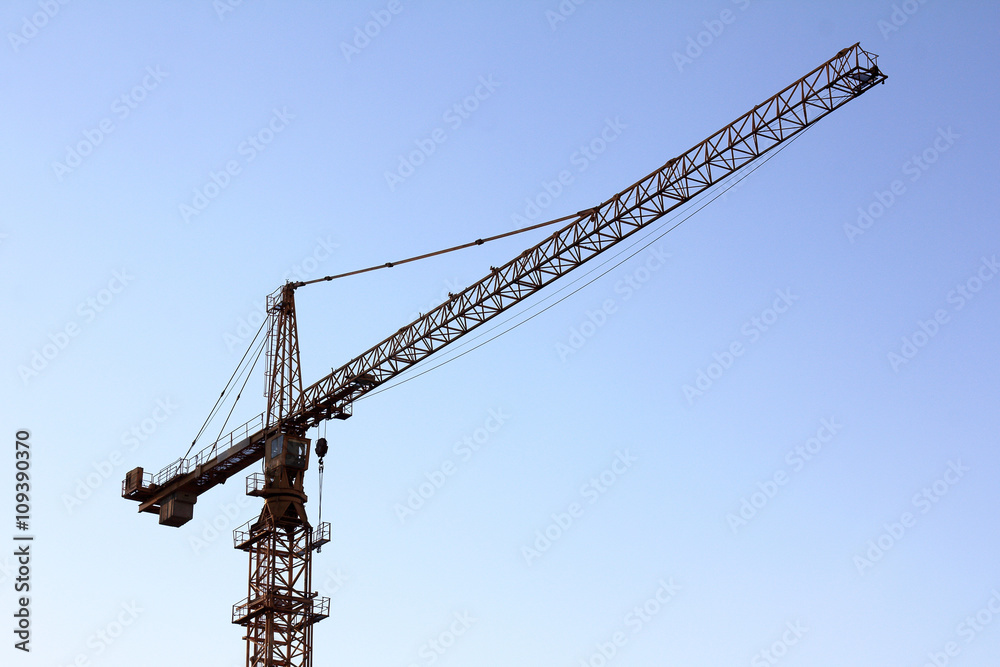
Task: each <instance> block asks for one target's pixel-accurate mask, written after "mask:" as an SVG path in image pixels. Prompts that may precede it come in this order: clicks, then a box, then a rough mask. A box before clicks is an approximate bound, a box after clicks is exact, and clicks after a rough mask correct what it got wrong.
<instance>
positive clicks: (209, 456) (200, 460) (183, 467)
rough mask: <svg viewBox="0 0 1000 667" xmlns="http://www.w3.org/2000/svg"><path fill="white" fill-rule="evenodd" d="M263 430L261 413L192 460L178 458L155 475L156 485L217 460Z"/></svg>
mask: <svg viewBox="0 0 1000 667" xmlns="http://www.w3.org/2000/svg"><path fill="white" fill-rule="evenodd" d="M263 430H264V414H263V413H261V414H259V415H257V416H256V417H254V418H253V419H251V420H249V421H248V422H246V423H245V424H241V425H240V426H237V427H236V428H235V429H233V430H232V431H230V432H229V433H227V434H226V435H224V436H222V437H221V438H219V439H218V440H216V441H215V442H213V443H212V444H211V445H209V446H207V447H205V448H204V449H202V450H201V451H199V452H198V453H197V454H195V455H194V457H193V458H189V459H188V458H179V459H177V460H176V461H174V462H173V463H171V464H169V465H167V466H166V467H164V468H163V469H162V470H160V472H158V473H156V477H155V480H156V483H157V484H159V485H160V486H163V485H164V484H166V483H167V482H169V481H170V480H172V479H174V478H175V477H180V476H181V475H186V474H188V473H189V472H191V470H193V469H194V468H197V467H198V466H200V465H204V464H206V463H208V462H209V461H212V460H214V459H215V458H217V457H218V456H219V453H220V452H224V451H226V450H228V449H229V448H230V447H232V446H233V445H234V444H236V443H238V442H242V441H243V440H246V439H247V438H249V437H250V436H251V435H252V434H254V433H259V432H260V431H263Z"/></svg>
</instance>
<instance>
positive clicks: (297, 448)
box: [122, 44, 886, 667]
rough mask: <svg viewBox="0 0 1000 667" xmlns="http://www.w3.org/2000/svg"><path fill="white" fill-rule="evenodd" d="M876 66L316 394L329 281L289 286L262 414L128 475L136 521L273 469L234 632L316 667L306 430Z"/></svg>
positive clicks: (534, 254)
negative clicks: (311, 303) (316, 314)
mask: <svg viewBox="0 0 1000 667" xmlns="http://www.w3.org/2000/svg"><path fill="white" fill-rule="evenodd" d="M876 61H877V56H875V55H874V54H871V53H868V52H866V51H865V50H864V49H862V48H861V47H860V45H859V44H854V45H853V46H851V47H849V48H846V49H844V50H842V51H840V52H839V53H838V54H837V55H836V56H834V57H833V58H831V59H830V60H828V61H827V62H825V63H823V64H822V65H820V66H819V67H817V68H816V69H814V70H812V71H811V72H809V73H808V74H806V75H805V76H803V77H801V78H799V79H798V80H797V81H795V82H794V83H792V84H790V85H789V86H787V87H785V88H784V89H782V90H781V91H779V92H778V93H776V94H775V95H773V96H771V97H770V98H768V99H767V100H765V101H764V102H762V103H760V104H758V105H757V106H755V107H754V108H753V109H751V110H750V111H748V112H746V113H745V114H743V115H742V116H740V117H739V118H737V119H736V120H734V121H733V122H731V123H729V124H728V125H726V126H725V127H723V128H722V129H720V130H719V131H717V132H715V133H713V134H712V135H711V136H709V137H707V138H706V139H704V140H702V141H701V142H699V143H697V144H695V145H694V146H692V147H691V148H690V149H688V150H687V151H685V152H684V153H682V154H680V155H679V156H677V157H675V158H673V159H670V160H668V161H667V162H666V163H665V164H664V165H663V166H662V167H660V168H659V169H657V170H655V171H653V172H652V173H650V174H649V175H647V176H646V177H644V178H642V179H640V180H639V181H637V182H636V183H634V184H632V185H631V186H629V187H628V188H626V189H624V190H622V191H621V192H619V193H618V194H616V195H614V196H613V197H611V198H610V199H607V200H605V201H604V202H602V203H600V204H598V205H597V206H594V207H593V208H590V209H587V210H584V211H580V212H579V213H577V214H575V215H574V216H571V221H570V222H569V223H568V224H566V225H565V226H564V227H562V228H561V229H559V230H558V231H556V232H555V233H553V234H552V235H551V236H549V237H548V238H546V239H545V240H543V241H541V242H540V243H538V244H536V245H535V246H533V247H531V248H528V249H527V250H525V251H524V252H522V253H521V254H520V255H518V256H517V257H515V258H514V259H512V260H510V261H509V262H507V263H506V264H504V265H503V266H500V267H491V269H490V273H489V274H488V275H487V276H485V277H484V278H482V279H481V280H479V281H477V282H476V283H473V284H472V285H470V286H469V287H467V288H466V289H465V290H463V291H462V292H460V293H459V294H454V295H449V299H448V300H447V301H445V302H444V303H442V304H441V305H440V306H438V307H436V308H435V309H433V310H431V311H430V312H429V313H427V314H425V315H422V316H420V317H418V318H417V319H416V320H415V321H413V322H411V323H410V324H408V325H406V326H404V327H402V328H400V329H399V330H398V331H397V332H396V333H394V334H392V335H390V336H388V337H387V338H385V339H384V340H383V341H381V342H380V343H378V344H377V345H374V346H372V347H371V348H370V349H368V350H367V351H365V352H364V353H362V354H360V355H358V356H357V357H355V358H354V359H352V360H351V361H349V362H347V363H346V364H344V365H343V366H341V367H340V368H337V369H334V370H333V371H332V372H331V373H330V374H329V375H327V376H325V377H323V378H321V379H320V380H319V381H317V382H315V383H313V384H312V385H309V386H308V387H305V388H303V387H302V376H301V370H300V363H299V347H298V333H297V329H296V319H295V290H296V289H298V288H300V287H303V286H305V285H308V284H311V283H315V282H321V281H323V280H328V279H329V278H320V279H318V280H312V281H307V282H290V283H286V284H285V285H283V286H282V287H281V288H279V289H278V290H277V291H276V292H275V293H274V294H272V295H271V296H269V297H268V322H267V325H268V334H267V342H266V349H267V355H268V356H267V371H266V372H267V382H266V387H267V408H266V410H265V412H264V413H262V414H261V415H259V416H258V417H255V418H254V419H252V420H250V421H249V422H247V423H246V424H244V425H242V426H241V427H239V428H237V429H235V430H234V431H233V432H231V433H229V434H228V435H226V436H224V437H222V438H220V439H219V440H217V441H216V442H214V443H213V444H212V445H210V446H208V447H206V448H205V449H203V450H202V451H200V452H198V453H197V454H196V455H195V456H194V457H192V458H185V457H182V458H180V459H178V460H176V461H174V462H173V463H171V464H170V465H168V466H167V467H165V468H164V469H163V470H161V471H160V472H159V473H158V474H157V475H155V476H154V475H151V474H150V473H146V472H145V471H144V470H143V469H142V468H136V469H134V470H132V471H130V472H129V473H128V475H127V476H126V479H125V481H124V482H123V485H122V496H123V497H124V498H127V499H129V500H133V501H137V502H138V503H139V511H140V512H149V513H155V514H158V515H159V520H160V523H161V524H163V525H169V526H181V525H183V524H185V523H187V522H188V521H189V520H190V519H191V518H192V516H193V508H194V504H195V503H196V502H197V498H198V496H199V495H200V494H202V493H204V492H206V491H208V490H209V489H211V488H212V487H214V486H216V485H217V484H221V483H225V481H226V480H227V479H229V478H230V477H232V476H233V475H235V474H236V473H238V472H240V471H242V470H244V469H246V468H247V467H249V466H250V465H253V464H254V463H257V462H260V461H263V469H262V472H257V473H253V474H251V475H250V476H248V477H247V494H248V495H253V496H258V497H261V498H263V499H264V507H263V509H262V511H261V514H260V516H259V517H258V518H256V519H254V520H251V521H250V522H248V523H247V524H245V525H244V526H242V527H241V528H238V529H237V530H236V531H234V543H235V546H236V548H237V549H241V550H243V551H246V552H247V553H248V554H249V560H250V575H249V585H248V594H247V597H246V599H244V600H243V601H241V602H239V603H237V604H236V605H234V607H233V623H236V624H239V625H242V626H244V627H245V628H246V636H245V639H246V642H247V666H248V667H311V664H312V626H313V624H314V623H316V622H317V621H319V620H322V619H323V618H326V617H327V616H328V615H329V599H327V598H319V597H317V594H316V593H314V592H312V590H311V588H312V572H311V554H312V551H313V550H314V549H316V548H318V547H320V546H322V544H324V543H326V542H328V541H329V540H330V534H329V533H330V529H329V524H327V523H323V524H320V525H319V526H317V527H315V528H314V527H313V526H312V525H311V524H310V523H309V520H308V518H307V515H306V511H305V504H306V500H307V498H306V494H305V492H304V489H303V481H304V477H305V472H306V470H307V469H308V466H309V445H310V441H309V440H308V439H307V438H306V437H305V436H306V433H307V432H308V430H309V428H311V427H313V426H316V425H317V424H319V423H320V422H322V421H325V420H328V419H347V418H348V417H350V416H351V408H352V404H353V402H354V401H356V400H357V399H359V398H360V397H362V396H364V395H365V394H367V393H368V392H370V391H372V390H373V389H375V388H376V387H378V386H380V385H382V384H384V383H386V382H388V381H389V380H391V379H393V378H395V377H396V376H398V375H399V374H400V373H402V372H404V371H405V370H407V369H409V368H411V367H412V366H414V365H415V364H417V363H419V362H421V361H423V360H424V359H426V358H427V357H429V356H430V355H432V354H434V353H435V352H437V351H439V350H441V349H442V348H444V347H445V346H447V345H449V344H450V343H452V342H454V341H456V340H458V339H459V338H461V337H462V336H464V335H466V334H468V333H469V332H471V331H473V330H475V329H476V328H477V327H479V326H480V325H482V324H484V323H486V322H488V321H489V320H491V319H493V318H494V317H496V316H497V315H499V314H501V313H503V312H504V311H506V310H508V309H509V308H511V307H512V306H514V305H516V304H517V303H520V302H521V301H523V300H524V299H526V298H527V297H529V296H531V295H532V294H534V293H536V292H538V291H539V290H541V289H542V288H544V287H545V286H546V285H548V284H550V283H552V282H553V281H555V280H557V279H558V278H560V277H561V276H563V275H565V274H566V273H568V272H570V271H572V270H573V269H575V268H577V267H578V266H580V265H582V264H584V263H586V262H587V261H589V260H590V259H593V258H594V257H596V256H597V255H599V254H601V253H602V252H604V251H605V250H607V249H609V248H611V247H612V246H614V245H616V244H617V243H619V242H621V241H622V240H624V239H626V238H628V237H630V236H632V235H633V234H635V233H636V232H638V231H639V230H641V229H644V228H647V227H648V226H649V225H650V224H652V223H653V222H655V221H656V220H659V219H660V218H662V217H663V216H664V215H666V214H667V213H669V212H671V211H672V210H674V209H676V208H677V207H678V206H681V205H682V204H684V203H686V202H688V201H690V200H691V199H692V198H693V197H695V196H697V195H698V194H700V193H702V192H704V191H705V190H706V189H708V188H709V187H711V186H712V185H714V184H716V183H718V182H719V181H721V180H722V179H724V178H726V177H727V176H729V175H730V174H732V173H734V172H736V171H737V170H739V169H741V168H743V167H744V166H746V165H748V164H750V163H751V162H753V161H754V160H756V159H757V158H759V157H760V156H762V155H764V154H765V153H767V152H769V151H771V150H772V149H774V148H775V147H777V146H779V145H781V144H782V143H784V142H785V141H787V140H789V139H791V138H792V137H794V136H796V135H797V134H799V133H800V132H802V131H803V130H805V129H806V128H807V127H809V126H811V125H812V124H813V123H815V122H816V121H818V120H819V119H821V118H823V117H824V116H826V115H827V114H829V113H831V112H832V111H834V110H836V109H837V108H839V107H841V106H843V105H844V104H846V103H847V102H849V101H851V100H852V99H854V98H856V97H858V96H860V95H861V94H863V93H864V92H866V91H867V90H869V89H871V88H872V87H873V86H875V85H876V84H879V83H884V82H885V79H886V76H885V75H884V74H883V73H882V72H881V71H880V70H879V68H878V65H877V62H876ZM321 462H322V458H321Z"/></svg>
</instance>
